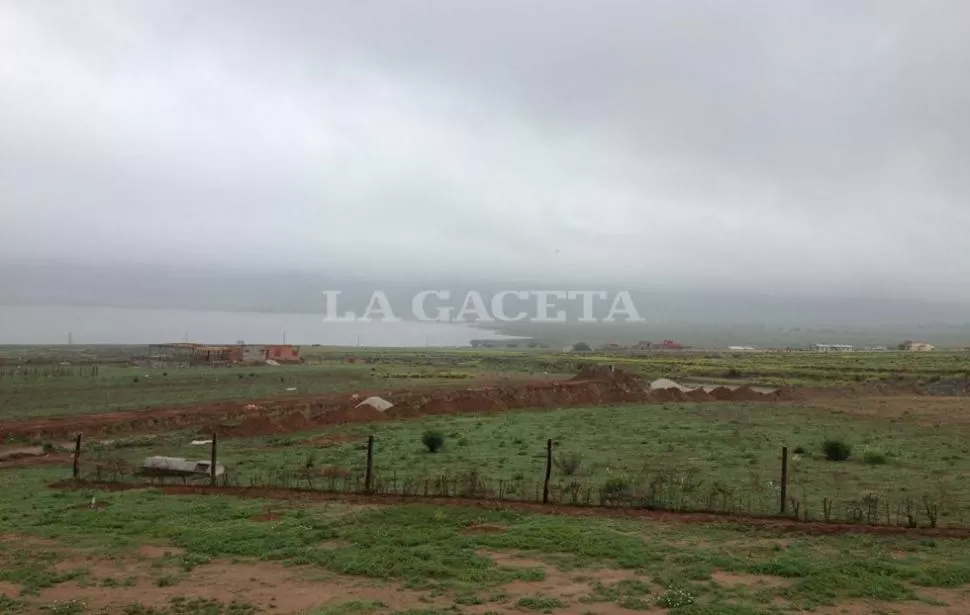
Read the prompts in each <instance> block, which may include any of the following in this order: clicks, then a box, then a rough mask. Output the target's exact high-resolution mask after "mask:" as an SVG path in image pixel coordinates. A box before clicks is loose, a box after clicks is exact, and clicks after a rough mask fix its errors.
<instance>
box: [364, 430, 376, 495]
mask: <svg viewBox="0 0 970 615" xmlns="http://www.w3.org/2000/svg"><path fill="white" fill-rule="evenodd" d="M373 489H374V436H367V474H366V475H365V477H364V490H365V491H367V493H370V492H371V491H373Z"/></svg>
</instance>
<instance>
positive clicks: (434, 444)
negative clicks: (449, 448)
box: [421, 431, 445, 453]
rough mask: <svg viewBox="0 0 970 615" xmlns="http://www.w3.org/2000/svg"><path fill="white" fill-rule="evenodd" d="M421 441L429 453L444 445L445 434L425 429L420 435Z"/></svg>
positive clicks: (435, 451)
mask: <svg viewBox="0 0 970 615" xmlns="http://www.w3.org/2000/svg"><path fill="white" fill-rule="evenodd" d="M421 442H422V443H423V444H424V446H425V448H427V449H428V452H429V453H437V452H438V451H439V450H441V447H442V446H444V445H445V435H444V434H443V433H441V432H440V431H426V432H424V435H422V436H421Z"/></svg>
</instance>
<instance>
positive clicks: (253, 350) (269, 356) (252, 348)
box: [144, 342, 303, 367]
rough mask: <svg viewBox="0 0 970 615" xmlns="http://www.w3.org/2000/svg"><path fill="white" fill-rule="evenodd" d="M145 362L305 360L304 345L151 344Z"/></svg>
mask: <svg viewBox="0 0 970 615" xmlns="http://www.w3.org/2000/svg"><path fill="white" fill-rule="evenodd" d="M144 359H145V361H144V362H145V363H146V364H148V365H151V366H170V367H193V366H200V365H203V366H217V365H239V364H247V365H253V364H262V363H266V362H267V361H269V360H272V361H275V362H277V363H303V358H302V357H301V356H300V347H299V346H292V345H290V344H272V345H260V344H230V345H227V346H212V345H209V344H192V343H188V342H183V343H177V344H152V345H151V346H149V347H148V356H147V357H144Z"/></svg>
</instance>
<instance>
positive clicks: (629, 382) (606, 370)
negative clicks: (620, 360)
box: [570, 365, 643, 390]
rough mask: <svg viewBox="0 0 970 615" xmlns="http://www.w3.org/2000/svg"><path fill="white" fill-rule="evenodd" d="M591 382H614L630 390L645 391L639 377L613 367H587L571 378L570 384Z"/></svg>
mask: <svg viewBox="0 0 970 615" xmlns="http://www.w3.org/2000/svg"><path fill="white" fill-rule="evenodd" d="M591 381H599V382H614V383H617V384H618V385H621V386H623V387H624V388H627V389H630V390H633V389H640V390H642V389H643V383H642V382H641V379H640V378H639V377H638V376H635V375H633V374H631V373H629V372H625V371H623V370H622V369H619V368H616V367H614V366H612V365H586V366H584V367H583V368H582V369H580V370H579V373H578V374H576V375H575V376H573V377H572V378H570V382H591Z"/></svg>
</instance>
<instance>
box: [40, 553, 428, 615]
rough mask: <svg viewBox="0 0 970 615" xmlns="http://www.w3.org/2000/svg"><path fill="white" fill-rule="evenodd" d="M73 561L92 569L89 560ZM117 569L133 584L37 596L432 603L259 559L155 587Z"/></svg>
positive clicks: (286, 607)
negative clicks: (310, 575)
mask: <svg viewBox="0 0 970 615" xmlns="http://www.w3.org/2000/svg"><path fill="white" fill-rule="evenodd" d="M77 563H78V564H83V566H84V567H86V568H88V569H89V570H91V566H90V563H83V562H77ZM122 569H123V570H127V571H128V572H127V574H128V575H131V576H136V578H137V582H136V583H135V584H134V585H133V586H130V587H117V586H116V587H104V586H95V585H93V584H90V585H87V586H81V585H79V584H77V583H73V582H70V583H63V584H61V585H58V586H55V587H52V588H49V589H45V590H43V591H41V593H40V595H39V596H38V598H37V600H36V601H37V603H39V604H43V603H51V602H55V601H68V600H78V601H81V602H84V604H85V606H86V609H87V610H89V611H92V612H97V610H98V609H104V610H107V611H108V612H120V610H121V609H122V608H123V607H125V606H127V605H132V604H140V605H142V606H145V607H156V608H159V607H164V606H166V605H167V604H169V603H170V602H171V600H172V599H173V598H178V597H191V598H196V599H203V600H217V601H219V602H222V603H225V604H228V603H230V602H232V601H233V600H236V601H238V602H245V603H249V604H252V605H254V606H257V607H259V608H260V609H263V610H270V609H271V610H272V612H274V613H281V614H286V613H299V612H302V611H305V610H307V609H312V608H316V607H319V606H322V605H326V604H328V603H341V602H349V601H355V600H361V601H364V600H366V601H376V602H381V603H383V604H385V605H387V607H388V608H389V609H391V610H393V611H401V610H408V609H415V608H419V607H420V608H428V607H429V606H434V604H433V602H431V603H430V604H429V599H428V598H427V597H426V596H424V595H423V594H421V593H420V592H415V591H410V590H404V589H401V588H400V587H398V586H396V585H391V584H386V583H375V582H371V581H369V580H363V579H360V578H358V577H344V576H337V575H332V576H329V575H328V576H326V577H323V578H320V577H314V578H313V579H310V578H308V577H307V575H306V572H307V570H306V569H303V570H301V569H298V568H296V569H295V568H287V567H284V566H282V565H278V564H269V563H264V562H259V563H245V564H241V563H228V562H213V563H210V564H206V565H204V566H200V567H198V568H195V569H194V570H192V572H190V573H188V574H187V575H185V576H184V577H181V579H180V580H179V581H178V582H177V583H174V584H171V585H168V584H165V586H164V587H159V584H158V583H156V582H155V580H154V579H153V578H152V577H151V576H150V570H146V569H144V568H138V567H133V566H131V564H129V565H128V567H127V568H126V569H125V568H122ZM136 570H137V572H136ZM92 572H93V571H92ZM98 572H99V573H101V575H100V576H102V577H109V578H110V577H111V576H112V575H111V574H103V573H112V572H114V573H117V571H115V570H114V569H112V568H110V567H109V568H99V569H98ZM146 573H147V574H146ZM301 573H303V574H301ZM155 574H156V575H157V572H155ZM439 606H446V605H445V601H444V600H442V601H441V604H440V605H439Z"/></svg>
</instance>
